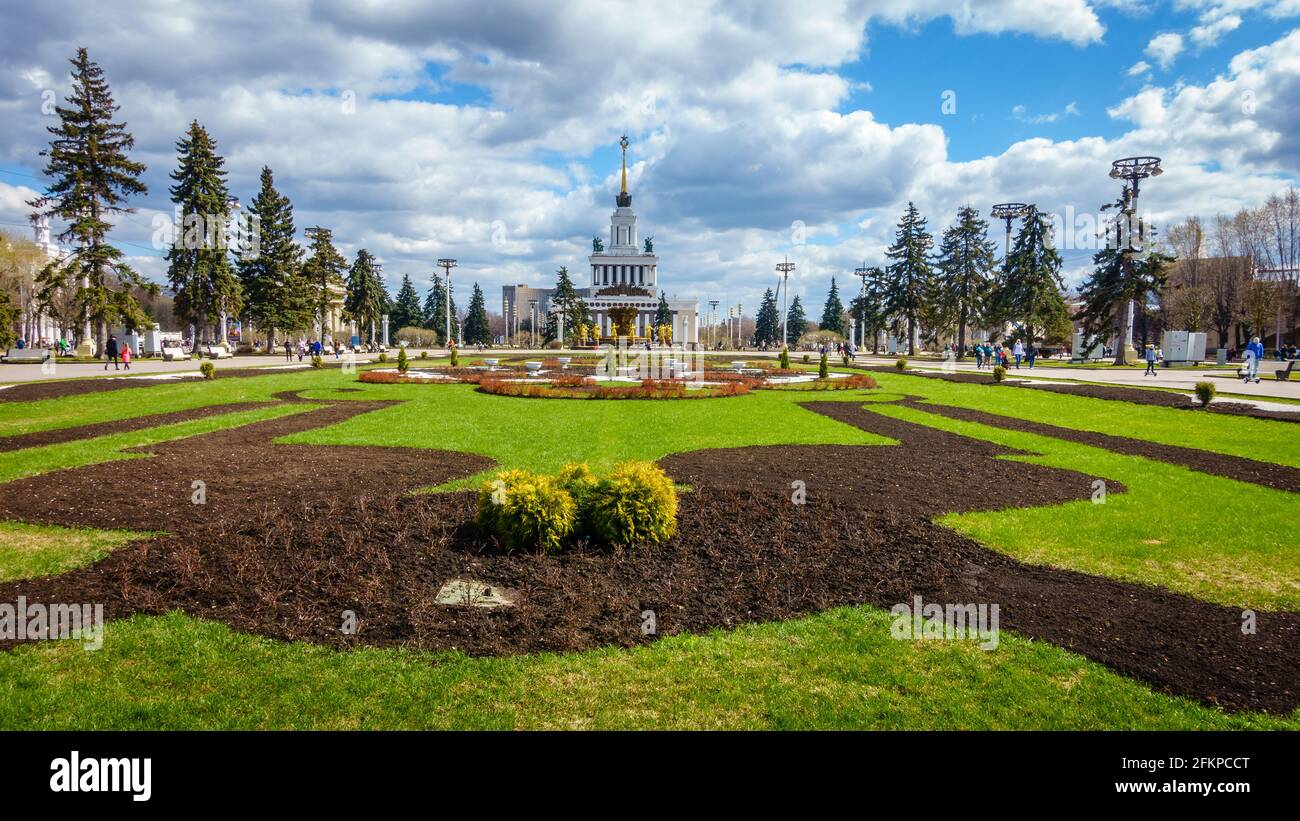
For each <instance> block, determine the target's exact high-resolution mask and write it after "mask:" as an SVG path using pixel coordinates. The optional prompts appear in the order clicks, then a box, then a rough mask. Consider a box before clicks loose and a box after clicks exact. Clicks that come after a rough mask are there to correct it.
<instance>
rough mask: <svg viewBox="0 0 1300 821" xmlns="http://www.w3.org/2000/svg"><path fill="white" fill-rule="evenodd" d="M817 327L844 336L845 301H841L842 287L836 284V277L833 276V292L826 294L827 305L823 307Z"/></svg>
mask: <svg viewBox="0 0 1300 821" xmlns="http://www.w3.org/2000/svg"><path fill="white" fill-rule="evenodd" d="M817 327H819V328H821V329H822V330H823V331H834V332H835V333H837V334H839V335H840V336H844V333H845V329H844V303H843V302H840V289H839V288H838V287H836V285H835V277H831V292H830V293H829V294H827V295H826V305H825V307H823V308H822V321H821V324H820V325H818V326H817Z"/></svg>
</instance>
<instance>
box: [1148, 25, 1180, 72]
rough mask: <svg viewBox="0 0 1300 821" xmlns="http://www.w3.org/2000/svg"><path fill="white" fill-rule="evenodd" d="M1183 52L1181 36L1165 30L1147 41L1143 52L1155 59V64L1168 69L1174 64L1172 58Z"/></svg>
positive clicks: (1174, 58)
mask: <svg viewBox="0 0 1300 821" xmlns="http://www.w3.org/2000/svg"><path fill="white" fill-rule="evenodd" d="M1182 52H1183V36H1182V35H1181V34H1178V33H1177V32H1172V31H1169V32H1165V33H1164V34H1157V35H1156V36H1155V37H1152V38H1151V42H1149V43H1147V47H1146V50H1145V51H1144V52H1143V54H1145V55H1146V56H1148V57H1150V58H1151V59H1153V60H1155V61H1156V65H1158V66H1160V67H1161V68H1163V69H1165V70H1166V71H1168V70H1169V67H1170V66H1172V65H1173V64H1174V60H1176V59H1177V58H1178V55H1179V54H1182Z"/></svg>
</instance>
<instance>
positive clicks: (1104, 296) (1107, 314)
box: [1074, 190, 1173, 365]
mask: <svg viewBox="0 0 1300 821" xmlns="http://www.w3.org/2000/svg"><path fill="white" fill-rule="evenodd" d="M1127 197H1128V194H1127V190H1126V192H1125V195H1124V196H1123V197H1121V198H1120V199H1119V201H1117V202H1114V203H1109V204H1107V205H1104V206H1102V210H1103V211H1104V210H1106V209H1108V208H1118V209H1119V211H1120V219H1119V221H1118V222H1117V223H1116V224H1115V225H1114V226H1112V227H1113V228H1114V230H1115V232H1116V233H1115V234H1114V235H1113V238H1112V234H1111V229H1109V228H1108V229H1107V232H1106V242H1105V243H1103V245H1102V247H1101V248H1100V249H1098V251H1097V253H1095V254H1093V256H1092V262H1093V266H1094V267H1093V271H1092V273H1091V274H1090V275H1089V276H1088V279H1087V280H1085V281H1084V283H1083V284H1082V285H1081V286H1079V296H1080V297H1081V298H1082V300H1083V305H1082V306H1081V307H1080V309H1079V312H1078V313H1077V314H1075V316H1074V318H1075V319H1076V320H1079V321H1080V323H1081V324H1082V325H1083V328H1082V330H1083V336H1084V340H1085V342H1087V341H1090V340H1092V339H1095V338H1099V337H1104V334H1105V332H1106V331H1110V332H1112V333H1113V334H1114V338H1115V339H1116V340H1118V341H1119V342H1118V344H1116V345H1115V364H1116V365H1123V364H1125V362H1126V361H1127V359H1128V357H1127V351H1126V350H1125V348H1126V346H1125V344H1124V343H1125V341H1126V340H1125V339H1124V338H1123V332H1124V330H1125V329H1124V328H1123V327H1121V326H1122V324H1123V323H1125V322H1126V321H1127V314H1128V305H1129V304H1130V303H1131V302H1136V303H1137V304H1138V305H1145V304H1146V303H1147V299H1148V297H1149V296H1150V295H1152V294H1154V293H1156V292H1158V291H1159V290H1160V289H1161V288H1163V287H1164V285H1165V282H1166V280H1167V279H1168V268H1169V266H1170V264H1171V263H1173V257H1170V256H1167V255H1165V254H1162V253H1160V252H1158V251H1148V252H1147V253H1146V254H1140V253H1138V254H1135V253H1134V250H1136V249H1135V248H1133V247H1130V246H1134V245H1140V244H1141V243H1146V244H1153V243H1154V239H1155V230H1154V229H1148V228H1147V226H1146V225H1145V224H1143V223H1142V222H1140V221H1139V222H1136V223H1134V225H1133V230H1134V232H1135V233H1136V234H1137V236H1136V237H1134V238H1133V240H1134V241H1133V242H1130V241H1128V240H1127V239H1126V238H1125V236H1124V233H1125V232H1126V231H1127V230H1128V228H1129V225H1128V215H1127V210H1126V206H1127V204H1128V200H1127Z"/></svg>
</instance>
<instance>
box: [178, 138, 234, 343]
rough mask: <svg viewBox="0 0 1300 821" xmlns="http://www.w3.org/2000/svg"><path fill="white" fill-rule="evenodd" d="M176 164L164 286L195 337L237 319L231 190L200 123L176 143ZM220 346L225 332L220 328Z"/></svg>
mask: <svg viewBox="0 0 1300 821" xmlns="http://www.w3.org/2000/svg"><path fill="white" fill-rule="evenodd" d="M176 153H177V155H178V158H179V162H178V165H177V168H176V170H175V171H173V172H172V175H171V178H172V179H173V180H175V182H176V184H175V185H173V186H172V187H171V189H170V191H171V198H172V202H173V203H175V205H176V207H177V213H178V215H179V218H180V219H179V222H178V223H177V225H176V227H175V235H174V237H173V239H172V246H171V248H170V249H168V251H167V262H168V265H167V282H168V284H169V285H170V286H171V289H172V292H173V293H174V294H175V298H174V309H175V311H176V316H177V317H178V318H179V319H181V320H182V321H184V322H187V323H189V324H190V325H192V326H194V330H195V339H196V340H197V339H199V338H201V337H207V336H208V334H207V333H206V331H207V329H208V327H209V326H210V325H211V324H212V323H214V322H217V323H218V324H220V319H221V318H222V317H224V316H228V315H234V316H238V315H239V310H240V308H241V303H242V292H243V291H242V288H241V287H240V284H239V280H238V279H237V278H236V277H235V269H234V266H232V265H231V264H230V256H229V249H228V248H227V244H226V225H227V222H228V221H229V219H230V210H229V209H230V206H229V201H230V192H229V190H228V189H227V188H226V171H225V168H224V166H225V162H226V161H225V160H224V159H222V158H221V157H220V156H219V155H218V154H217V152H216V143H215V142H214V141H213V139H212V137H211V135H209V134H208V132H207V130H206V129H204V128H203V126H201V125H199V123H198V121H197V120H196V121H194V122H191V123H190V128H189V131H188V132H186V134H185V136H184V137H182V138H181V139H180V140H179V141H177V143H176ZM215 337H216V340H217V341H218V342H224V341H225V328H218V329H217V333H216V335H215Z"/></svg>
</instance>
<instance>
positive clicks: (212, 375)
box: [199, 362, 217, 379]
mask: <svg viewBox="0 0 1300 821" xmlns="http://www.w3.org/2000/svg"><path fill="white" fill-rule="evenodd" d="M199 373H201V374H203V378H204V379H216V378H217V366H216V365H213V364H212V363H211V362H204V363H203V364H201V365H199Z"/></svg>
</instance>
